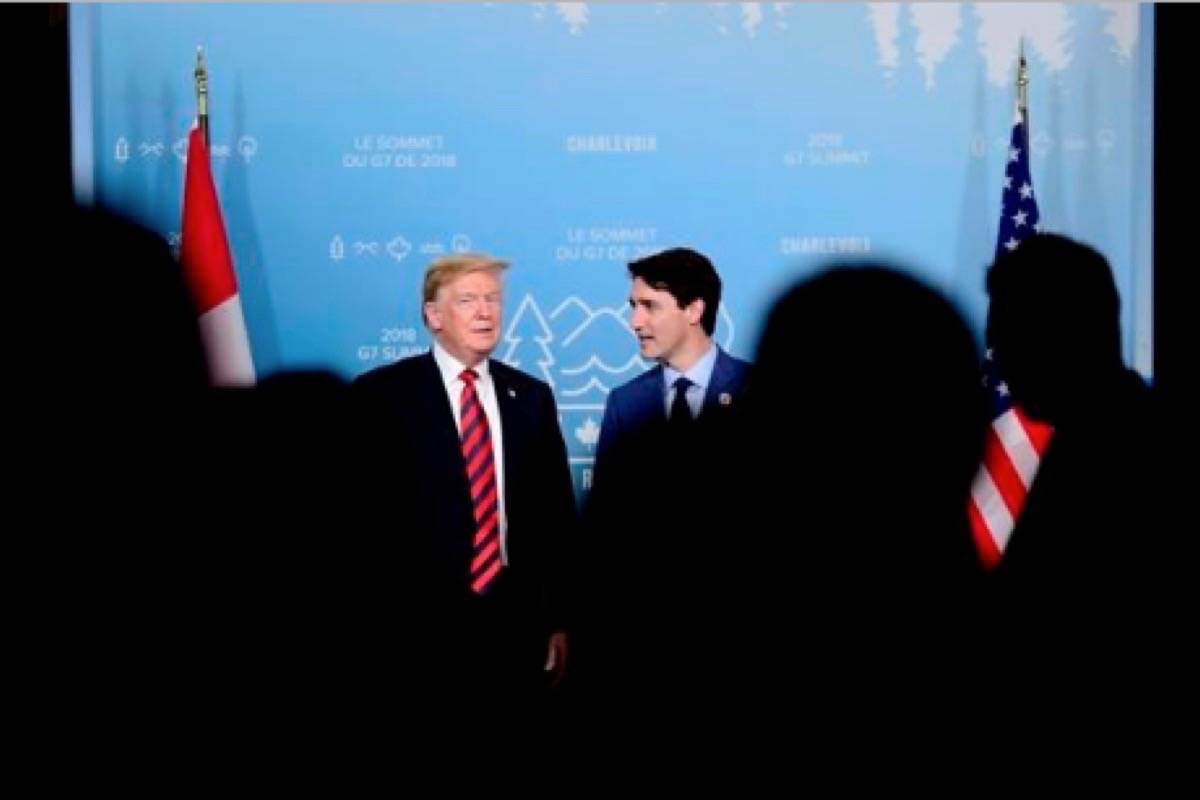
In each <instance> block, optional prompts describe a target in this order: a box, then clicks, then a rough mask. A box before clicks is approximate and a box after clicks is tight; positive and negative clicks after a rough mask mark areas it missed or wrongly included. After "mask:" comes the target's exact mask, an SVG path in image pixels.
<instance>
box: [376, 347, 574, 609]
mask: <svg viewBox="0 0 1200 800" xmlns="http://www.w3.org/2000/svg"><path fill="white" fill-rule="evenodd" d="M488 369H489V372H490V373H491V376H492V381H493V385H494V386H495V390H496V401H497V405H498V406H499V409H500V424H501V427H502V431H503V436H504V499H505V515H506V518H507V520H508V528H507V534H506V547H507V552H508V565H507V566H506V568H505V570H504V571H503V572H502V573H501V576H502V580H503V581H504V582H505V584H506V594H507V595H508V596H509V597H510V598H519V600H518V603H519V605H520V607H521V608H520V611H519V612H515V613H520V614H521V615H522V616H526V617H528V621H529V623H530V625H533V626H536V627H537V628H538V629H539V630H540V632H545V631H549V630H554V629H558V628H560V627H561V625H562V624H563V621H562V619H561V617H562V614H563V609H562V603H561V595H562V583H563V575H562V571H563V569H564V559H565V558H566V553H567V547H568V546H569V542H570V539H571V538H572V535H573V534H574V533H575V531H576V526H577V514H576V509H575V494H574V490H573V488H572V484H571V475H570V468H569V466H568V463H567V452H566V446H565V445H564V443H563V437H562V432H561V429H560V428H559V423H558V412H557V408H556V406H555V403H554V396H553V394H552V393H551V391H550V387H549V386H547V385H546V384H545V383H543V382H541V381H539V380H536V379H535V378H532V377H530V376H529V375H526V374H525V373H523V372H520V371H518V370H516V369H513V368H512V367H509V366H507V365H505V364H503V363H500V362H498V361H495V360H491V361H489V367H488ZM353 387H354V390H355V393H356V395H357V397H358V399H359V401H360V410H361V411H363V412H365V414H366V419H365V420H364V421H365V422H366V423H368V424H370V425H371V426H372V431H373V432H376V433H378V434H379V435H377V436H373V440H372V441H373V443H375V444H377V445H378V449H377V450H376V452H375V456H376V457H375V459H374V462H375V466H376V468H377V470H378V473H379V474H378V475H377V476H376V477H377V478H378V479H379V480H378V481H377V482H376V485H378V486H380V487H382V491H381V495H382V496H381V497H379V498H378V500H379V501H382V503H383V505H381V506H380V507H381V508H384V509H388V510H390V513H391V515H392V519H391V520H386V519H385V520H384V522H385V523H390V522H394V524H395V526H396V532H397V536H398V538H399V541H400V547H399V552H398V559H399V560H401V561H402V562H403V563H404V564H405V565H407V566H408V570H407V572H406V573H405V574H404V575H403V576H398V577H399V579H400V580H408V581H410V582H411V584H410V585H411V586H418V587H420V592H421V594H423V595H424V597H422V598H421V603H422V605H423V606H424V605H425V604H433V608H436V609H437V610H438V611H443V612H444V611H446V609H447V608H449V609H451V610H453V609H454V608H455V607H457V606H462V605H464V604H465V605H469V604H470V603H471V602H472V601H473V598H472V596H471V594H470V589H469V586H468V571H469V566H470V560H471V557H472V551H473V546H472V539H473V536H474V531H475V519H474V513H473V507H472V504H471V498H470V488H469V487H468V485H467V478H466V468H465V465H464V463H463V457H462V451H461V445H460V441H459V436H458V429H457V427H456V425H455V420H454V410H453V407H452V406H451V403H450V398H449V397H448V396H447V394H446V389H445V384H444V383H443V382H442V376H441V373H440V372H439V371H438V367H437V362H436V361H434V358H433V354H432V353H426V354H424V355H421V356H415V357H412V358H407V359H403V360H401V361H397V362H395V363H393V364H389V365H387V366H384V367H379V368H377V369H374V370H372V371H370V372H368V373H366V374H364V375H361V376H359V377H358V378H357V379H356V380H355V382H354V384H353Z"/></svg>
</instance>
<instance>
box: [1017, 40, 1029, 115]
mask: <svg viewBox="0 0 1200 800" xmlns="http://www.w3.org/2000/svg"><path fill="white" fill-rule="evenodd" d="M1017 109H1018V110H1019V111H1020V113H1021V122H1023V123H1024V124H1025V130H1026V131H1028V130H1029V70H1028V69H1027V67H1026V65H1025V37H1024V36H1022V37H1021V45H1020V51H1019V53H1018V55H1017Z"/></svg>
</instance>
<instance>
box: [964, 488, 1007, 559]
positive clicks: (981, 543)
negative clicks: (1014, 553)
mask: <svg viewBox="0 0 1200 800" xmlns="http://www.w3.org/2000/svg"><path fill="white" fill-rule="evenodd" d="M967 514H968V515H969V516H970V519H971V538H973V539H974V540H975V550H976V552H978V553H979V560H980V561H981V562H982V563H983V566H984V568H985V569H992V568H993V567H995V566H996V565H997V564H999V563H1000V548H999V546H998V545H997V544H996V540H995V539H994V538H992V532H991V531H990V530H988V526H987V523H986V522H984V521H983V515H982V514H980V513H979V509H978V508H977V507H976V505H975V504H974V503H967Z"/></svg>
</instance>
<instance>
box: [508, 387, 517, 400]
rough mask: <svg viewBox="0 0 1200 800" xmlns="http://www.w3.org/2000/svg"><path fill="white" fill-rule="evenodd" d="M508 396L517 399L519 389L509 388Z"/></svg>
mask: <svg viewBox="0 0 1200 800" xmlns="http://www.w3.org/2000/svg"><path fill="white" fill-rule="evenodd" d="M508 396H509V397H511V398H512V399H514V400H516V399H517V390H516V389H512V388H510V389H509V390H508Z"/></svg>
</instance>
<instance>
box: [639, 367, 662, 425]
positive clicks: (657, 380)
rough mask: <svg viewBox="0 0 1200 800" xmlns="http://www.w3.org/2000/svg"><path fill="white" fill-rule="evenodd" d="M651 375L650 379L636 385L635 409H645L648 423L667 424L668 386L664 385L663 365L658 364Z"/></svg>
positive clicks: (651, 371)
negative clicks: (666, 402) (666, 396)
mask: <svg viewBox="0 0 1200 800" xmlns="http://www.w3.org/2000/svg"><path fill="white" fill-rule="evenodd" d="M649 375H650V377H649V378H647V379H646V380H642V381H638V382H637V383H636V384H634V386H635V387H637V392H638V394H637V397H635V398H634V403H633V405H634V407H635V408H640V409H644V413H645V414H646V421H647V422H666V421H667V409H666V406H665V404H664V403H663V397H664V393H665V392H666V386H665V385H664V384H663V368H662V364H658V365H656V366H655V367H654V369H652V370H650V373H649Z"/></svg>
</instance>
